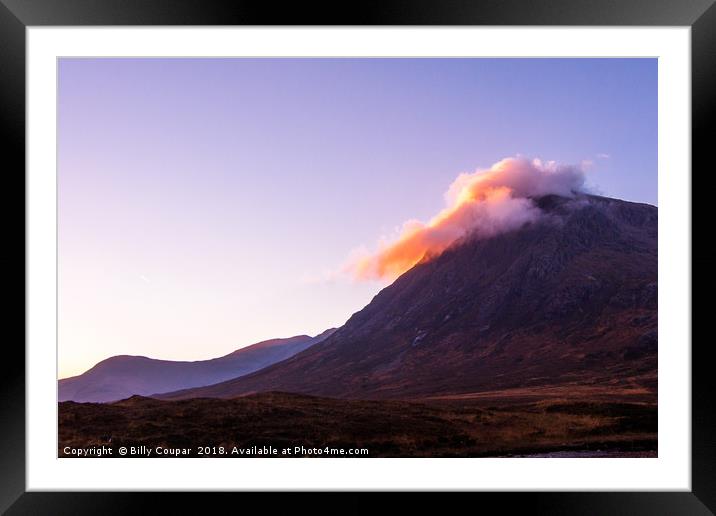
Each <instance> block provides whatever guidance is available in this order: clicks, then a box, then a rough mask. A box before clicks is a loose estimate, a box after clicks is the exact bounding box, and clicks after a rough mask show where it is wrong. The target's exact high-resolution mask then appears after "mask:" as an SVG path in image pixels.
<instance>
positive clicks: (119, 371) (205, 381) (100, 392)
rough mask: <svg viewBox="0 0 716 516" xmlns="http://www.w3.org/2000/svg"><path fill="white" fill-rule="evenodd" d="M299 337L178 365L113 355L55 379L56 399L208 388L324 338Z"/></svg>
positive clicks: (98, 399) (106, 398)
mask: <svg viewBox="0 0 716 516" xmlns="http://www.w3.org/2000/svg"><path fill="white" fill-rule="evenodd" d="M333 331H334V330H333V329H331V330H327V331H325V332H323V333H321V334H320V335H317V336H316V337H309V336H308V335H299V336H296V337H290V338H287V339H273V340H267V341H264V342H259V343H258V344H253V345H251V346H247V347H245V348H241V349H238V350H236V351H234V352H233V353H230V354H228V355H226V356H223V357H220V358H215V359H212V360H200V361H196V362H179V361H170V360H155V359H152V358H147V357H138V356H126V355H125V356H116V357H111V358H108V359H107V360H103V361H102V362H100V363H98V364H97V365H95V366H94V367H93V368H92V369H90V370H89V371H87V372H85V373H83V374H81V375H79V376H75V377H72V378H66V379H63V380H60V381H59V400H60V401H67V400H73V401H92V402H106V401H115V400H120V399H123V398H128V397H129V396H132V395H133V394H140V395H148V394H154V393H157V392H167V391H172V390H176V389H185V388H189V387H197V386H202V385H210V384H214V383H217V382H221V381H224V380H228V379H230V378H237V377H240V376H242V375H245V374H248V373H251V372H254V371H257V370H258V369H261V368H263V367H266V366H268V365H271V364H273V363H276V362H279V361H281V360H284V359H286V358H289V357H291V356H292V355H295V354H296V353H299V352H301V351H303V350H305V349H307V348H309V347H311V346H313V345H314V344H317V343H318V342H321V341H322V340H323V339H325V338H326V337H328V336H329V335H330V334H331V333H332V332H333Z"/></svg>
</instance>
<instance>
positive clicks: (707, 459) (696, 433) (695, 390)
mask: <svg viewBox="0 0 716 516" xmlns="http://www.w3.org/2000/svg"><path fill="white" fill-rule="evenodd" d="M691 80H692V83H691V117H692V120H691V126H692V129H691V133H692V141H691V152H692V154H691V161H692V167H691V168H692V176H691V177H692V185H691V192H692V194H691V206H692V215H691V220H692V228H691V235H692V245H691V249H692V251H691V252H692V271H691V275H692V281H691V285H692V345H691V353H692V355H691V363H692V380H691V407H692V414H691V425H692V429H691V434H692V437H691V483H692V485H691V488H692V491H693V493H694V494H695V495H696V496H697V497H698V498H699V499H700V500H701V501H702V502H703V503H704V504H705V505H706V506H707V507H709V508H710V509H711V511H714V512H716V489H715V488H714V486H716V435H715V432H714V428H716V421H715V419H716V418H715V417H714V414H715V411H714V405H713V398H712V395H713V393H714V392H715V391H716V381H714V374H713V371H712V369H711V361H710V360H709V359H708V358H709V347H710V346H711V343H710V342H709V340H706V339H703V335H704V334H705V332H704V333H703V334H702V339H703V340H701V341H697V340H696V339H697V333H696V332H695V330H696V328H700V326H694V323H693V321H694V319H696V317H697V316H698V318H699V320H701V321H706V320H708V317H709V316H710V314H708V313H707V312H706V306H705V305H704V304H700V305H699V304H698V303H694V301H695V300H696V294H697V293H701V294H703V299H706V297H705V296H706V295H707V294H708V293H709V292H713V289H714V288H716V282H715V281H714V278H713V274H711V273H710V270H711V269H712V268H713V267H712V266H713V264H714V258H713V254H712V253H707V252H706V249H704V247H703V246H698V247H697V245H696V242H694V241H693V235H695V234H696V231H697V228H701V229H702V230H703V229H704V226H705V224H706V223H707V222H706V221H709V220H710V219H711V218H712V216H711V213H710V212H709V211H707V210H709V209H710V199H708V198H707V196H708V190H707V189H703V188H702V189H700V190H699V189H696V188H694V186H693V181H694V173H693V171H694V170H696V169H697V168H699V169H701V173H709V170H708V168H707V163H708V162H707V160H708V159H709V157H710V153H711V152H712V149H713V143H714V136H715V135H716V131H714V117H715V116H716V109H715V108H716V4H713V5H711V7H710V8H709V9H708V10H707V11H706V12H705V13H704V14H703V15H702V16H701V17H699V18H698V19H697V20H696V22H695V23H694V24H693V26H692V27H691ZM701 234H702V235H703V234H704V233H703V231H702V233H701ZM697 249H698V250H699V252H698V254H697V253H696V250H697ZM696 271H700V272H702V273H703V274H699V276H698V280H699V281H698V282H694V281H693V278H694V277H696V276H695V274H696V273H697V272H696Z"/></svg>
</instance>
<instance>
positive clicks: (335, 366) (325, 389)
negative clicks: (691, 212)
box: [161, 195, 657, 401]
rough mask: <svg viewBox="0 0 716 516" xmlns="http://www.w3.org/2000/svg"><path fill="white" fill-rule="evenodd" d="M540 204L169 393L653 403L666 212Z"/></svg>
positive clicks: (613, 204) (605, 202) (551, 199)
mask: <svg viewBox="0 0 716 516" xmlns="http://www.w3.org/2000/svg"><path fill="white" fill-rule="evenodd" d="M536 203H537V206H538V207H539V208H540V209H541V210H542V212H543V213H544V215H545V216H543V217H542V218H541V219H539V221H537V222H532V223H528V224H526V225H524V226H523V227H521V228H520V229H517V230H514V231H510V232H506V233H503V234H500V235H498V236H495V237H492V238H486V239H480V240H478V239H473V240H470V239H467V240H463V241H460V242H458V244H456V245H453V246H452V247H451V248H450V249H448V250H447V251H445V252H444V253H442V254H441V255H439V256H437V257H426V258H425V259H424V260H423V261H422V262H421V263H419V264H418V265H416V266H415V267H413V268H412V269H411V270H409V271H408V272H406V273H405V274H403V275H402V276H401V277H400V278H398V279H397V280H396V281H395V282H394V283H393V284H392V285H390V286H389V287H387V288H385V289H383V290H382V291H381V292H380V293H379V294H378V295H377V296H376V297H375V298H374V299H373V300H372V302H371V303H370V304H369V305H368V306H366V307H365V308H364V309H363V310H361V311H359V312H358V313H356V314H354V315H353V316H352V317H351V318H350V319H349V320H348V322H347V323H346V324H345V325H344V326H343V327H342V328H340V329H339V330H338V331H336V332H335V333H334V334H333V335H331V336H330V337H329V338H327V339H326V340H325V341H323V342H322V343H320V344H318V345H316V346H313V347H311V348H310V349H308V350H306V351H304V352H302V353H299V354H297V355H295V356H294V357H292V358H290V359H289V360H285V361H283V362H281V363H278V364H275V365H273V366H269V367H267V368H265V369H262V370H260V371H257V372H256V373H253V374H250V375H247V376H244V377H242V378H238V379H235V380H229V381H227V382H223V383H219V384H217V385H212V386H208V387H203V388H198V389H190V390H185V391H180V392H175V393H170V394H167V395H163V396H161V397H162V398H165V399H182V398H191V397H226V398H229V397H234V396H237V395H243V394H248V393H253V392H262V391H272V390H281V391H286V392H295V393H305V394H312V395H319V396H332V397H344V398H368V399H376V398H424V397H431V396H443V395H452V394H464V393H474V392H481V391H495V390H500V389H510V388H534V387H540V386H548V385H585V386H590V385H591V386H595V387H601V388H612V389H631V390H633V391H635V392H643V393H648V394H650V395H651V397H652V400H653V401H655V400H656V365H657V358H656V351H657V209H656V208H655V207H653V206H649V205H644V204H636V203H630V202H626V201H620V200H616V199H609V198H604V197H597V196H591V195H578V196H576V197H575V198H573V199H568V198H564V197H558V196H547V197H542V198H540V199H538V200H537V201H536Z"/></svg>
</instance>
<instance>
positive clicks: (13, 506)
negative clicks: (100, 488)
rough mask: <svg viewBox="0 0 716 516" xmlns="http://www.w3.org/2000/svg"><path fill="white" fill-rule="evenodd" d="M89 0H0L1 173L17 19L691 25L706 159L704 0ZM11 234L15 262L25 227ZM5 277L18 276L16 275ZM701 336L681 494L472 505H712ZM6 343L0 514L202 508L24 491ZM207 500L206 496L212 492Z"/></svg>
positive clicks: (680, 510)
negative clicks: (285, 2) (352, 4)
mask: <svg viewBox="0 0 716 516" xmlns="http://www.w3.org/2000/svg"><path fill="white" fill-rule="evenodd" d="M98 3H99V0H61V1H60V0H56V1H55V2H53V1H52V0H0V72H1V73H2V82H1V83H0V124H2V126H3V128H4V129H5V131H4V133H5V139H4V141H5V142H6V144H7V145H6V152H5V155H6V161H7V158H8V157H9V158H10V162H11V163H12V167H8V170H14V169H15V167H17V169H20V168H21V169H22V170H24V169H25V145H24V143H25V28H26V26H28V25H185V24H186V25H234V24H236V25H269V24H270V25H284V24H291V25H293V24H297V25H301V24H310V25H323V24H326V25H329V24H337V25H364V24H376V25H383V24H385V25H391V24H394V25H441V24H445V25H690V26H692V170H694V169H696V167H697V165H696V164H697V163H702V164H703V165H704V167H703V168H705V164H706V159H707V156H708V154H707V153H708V151H709V150H710V148H711V147H712V146H713V135H714V133H716V132H715V131H714V130H713V125H714V124H713V122H712V121H713V119H714V116H713V115H714V107H715V105H716V94H715V93H714V92H716V5H715V4H714V0H687V1H678V0H655V1H651V2H650V1H648V0H625V1H622V2H618V1H616V0H603V1H601V2H598V1H594V0H553V1H551V2H550V1H549V0H539V1H536V2H531V3H530V2H527V1H525V0H502V1H501V0H481V1H470V0H448V1H447V2H443V3H442V4H440V3H438V2H433V1H431V0H416V1H414V2H412V3H411V4H406V3H404V2H401V1H400V0H389V1H385V2H381V3H380V4H378V3H377V2H375V3H372V2H369V3H368V4H367V5H365V6H360V7H361V8H360V9H359V10H358V11H355V10H354V11H353V12H350V10H349V11H348V12H350V14H349V15H347V14H343V13H342V12H341V11H338V10H337V9H336V8H331V7H327V6H321V5H319V4H311V5H306V4H301V5H294V6H293V7H289V8H287V9H284V7H283V6H281V9H282V10H279V8H278V7H277V6H274V5H271V3H269V2H265V3H263V4H258V3H255V2H254V3H252V2H231V1H223V0H215V1H204V2H199V1H195V0H174V1H173V2H172V3H171V5H170V3H169V2H165V1H161V0H144V1H142V0H102V5H101V6H98ZM259 5H260V6H259ZM8 6H9V7H8ZM704 172H706V171H705V170H704ZM692 177H693V176H692ZM20 178H22V179H20ZM5 180H6V185H8V187H7V190H6V191H8V192H10V193H11V194H10V195H9V196H8V198H12V199H11V200H13V199H15V198H17V197H19V195H18V196H17V197H15V195H13V194H15V193H16V192H18V191H19V190H22V192H23V195H22V198H23V206H24V199H25V183H24V174H22V175H20V174H17V175H12V174H7V175H6V178H5ZM11 181H17V183H12V182H11ZM706 192H707V190H706V189H702V190H701V191H698V190H696V189H694V188H693V186H692V221H693V226H692V235H693V234H694V233H695V229H696V227H697V226H699V227H700V226H704V225H705V224H706V223H705V222H704V221H707V220H709V216H708V215H709V212H707V211H706V210H707V209H708V206H709V205H708V203H707V199H706V198H705V196H706V195H707V193H706ZM699 198H701V201H699V200H698V199H699ZM11 206H12V203H5V205H4V208H5V209H6V210H7V211H8V215H7V218H6V220H8V221H14V220H15V217H14V216H12V215H15V212H14V210H11ZM699 210H701V213H699ZM11 211H12V215H11ZM23 212H24V208H23ZM8 226H10V227H12V226H11V225H8ZM18 231H19V230H18ZM22 231H23V235H22V240H23V247H22V249H23V251H22V253H21V254H22V260H23V268H24V264H25V227H24V224H23V227H22ZM18 239H19V238H18ZM695 249H696V247H695V246H694V245H693V242H692V253H693V255H692V264H693V265H692V267H693V269H692V275H693V271H694V270H698V271H701V270H703V271H704V272H705V274H703V275H701V276H699V283H698V284H697V285H694V290H693V293H692V296H693V297H692V299H695V294H696V293H697V292H703V293H705V292H710V291H713V287H714V286H716V285H714V283H715V282H714V279H713V277H712V275H710V274H706V267H707V266H709V265H711V264H713V263H714V259H712V258H711V256H709V255H706V254H705V253H704V252H703V250H701V251H700V252H699V255H698V257H697V256H696V253H695ZM13 258H15V255H14V254H13V255H12V256H11V255H10V253H6V254H5V255H4V256H3V259H4V261H5V264H6V270H8V269H9V270H14V267H13V263H12V259H13ZM18 261H19V258H18ZM11 276H12V275H11ZM12 279H17V280H18V281H19V275H17V278H12ZM692 285H693V282H692ZM24 299H25V297H24V295H23V303H22V310H23V316H22V317H21V316H20V303H19V302H17V303H16V304H15V305H14V307H13V309H12V310H13V311H11V312H8V313H9V314H10V317H9V319H10V320H15V319H16V320H20V319H21V318H22V320H23V321H24V320H25V318H24V308H25V305H24ZM13 301H16V299H13ZM701 306H702V308H699V306H692V318H693V315H694V314H696V313H699V314H701V315H702V316H705V315H706V313H705V308H704V307H703V305H701ZM702 312H703V313H702ZM23 330H24V328H23ZM694 335H696V334H695V333H694ZM23 341H24V338H23ZM709 345H710V343H709V342H708V341H705V342H704V343H703V344H701V345H700V346H699V345H695V346H692V364H693V365H692V370H693V379H692V492H690V493H676V492H649V493H510V494H508V495H501V494H498V493H481V494H480V495H479V496H480V497H481V502H480V503H483V500H484V501H490V502H491V503H497V502H498V497H499V498H500V499H499V506H500V507H501V508H502V509H510V508H513V509H517V508H527V507H530V508H531V509H532V510H535V509H536V510H537V512H538V513H549V514H574V513H575V512H576V511H579V512H580V513H583V514H605V513H621V514H626V513H628V514H634V515H639V514H645V515H646V514H649V515H652V514H713V513H714V511H716V492H715V491H714V487H713V486H714V485H716V438H715V437H714V432H713V429H714V426H715V425H714V409H713V405H712V400H711V399H710V393H711V392H714V389H715V388H716V383H715V382H714V375H713V373H712V371H711V370H710V369H711V366H710V362H709V361H708V360H707V353H708V352H707V347H708V346H709ZM6 349H7V351H6V352H7V359H6V360H3V361H0V364H1V365H0V385H1V386H2V390H1V391H0V414H2V416H3V426H2V428H3V432H2V433H3V437H4V439H0V472H2V475H0V478H2V481H0V512H3V513H4V512H5V510H6V509H8V508H9V510H8V514H28V513H32V514H35V513H37V514H46V513H52V514H84V513H104V514H125V513H127V512H140V513H141V512H145V511H146V509H147V508H148V507H152V506H155V504H156V503H157V501H160V503H161V504H162V506H163V507H164V510H163V511H160V512H169V511H170V507H171V506H175V507H176V508H177V509H181V510H172V512H180V513H188V512H192V511H197V510H200V509H203V510H205V509H206V502H207V498H208V496H207V495H208V494H199V495H196V496H191V497H190V496H189V493H174V494H171V498H172V503H171V504H170V503H169V497H170V494H166V493H125V492H117V493H35V492H33V493H26V492H25V471H26V470H25V451H26V450H25V368H24V364H25V353H24V347H23V348H22V349H19V346H15V344H14V342H12V341H11V343H10V346H7V348H6ZM20 364H22V366H20ZM232 495H233V494H232V493H212V497H216V496H219V497H221V498H223V499H224V500H226V499H227V497H228V496H232ZM252 496H253V497H255V496H256V495H253V494H248V493H247V494H242V497H245V498H248V497H252ZM318 496H320V497H321V498H320V501H319V500H318ZM349 496H350V497H351V498H352V501H350V502H347V500H346V499H343V500H342V501H341V504H342V506H344V507H345V506H349V507H352V509H353V511H357V510H358V509H361V506H362V505H363V504H371V505H372V503H373V502H375V501H380V500H382V498H383V497H384V495H382V494H374V493H366V494H361V495H360V496H359V495H358V494H352V495H349ZM457 496H465V495H460V494H457ZM299 497H300V499H301V501H302V502H305V503H306V505H307V506H308V504H310V506H311V507H312V509H314V510H316V508H317V507H321V506H323V507H328V509H329V510H328V512H331V511H330V510H332V509H334V507H335V506H333V504H330V503H326V500H325V498H324V497H325V494H324V493H322V494H320V495H317V494H311V493H302V494H300V495H299ZM440 498H441V497H437V500H440ZM254 499H255V498H254ZM435 500H436V498H431V499H429V500H427V499H426V498H425V497H424V496H423V495H417V496H415V497H414V498H413V502H412V503H416V507H420V508H422V509H428V508H431V504H432V503H435ZM212 501H213V502H215V501H216V500H214V499H213V498H212ZM261 503H265V500H264V499H262V501H261ZM293 503H295V501H294V502H293ZM437 503H438V504H439V505H436V506H435V508H436V509H438V508H443V509H444V502H443V501H438V502H437ZM267 508H268V509H269V510H270V509H271V507H267ZM365 508H367V507H363V509H365ZM317 510H318V511H319V512H320V511H321V509H317ZM353 511H352V512H353Z"/></svg>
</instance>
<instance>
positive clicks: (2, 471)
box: [0, 3, 25, 512]
mask: <svg viewBox="0 0 716 516" xmlns="http://www.w3.org/2000/svg"><path fill="white" fill-rule="evenodd" d="M0 73H1V74H2V82H0V124H1V125H2V128H3V131H2V132H3V143H4V144H5V145H4V146H3V147H4V148H3V151H4V152H3V154H4V155H5V163H8V165H6V166H7V168H5V171H6V173H5V174H4V179H3V181H4V183H5V192H6V196H5V201H6V202H3V203H2V207H3V211H4V212H5V213H4V219H5V220H6V221H13V224H7V226H6V229H8V228H10V229H11V230H12V235H11V236H13V237H15V238H13V240H14V241H15V243H16V245H17V244H18V242H19V241H20V242H22V244H21V246H22V247H20V250H17V251H16V250H14V249H15V248H13V252H12V253H10V252H9V250H10V247H9V246H8V247H6V252H4V253H3V254H2V262H0V263H2V264H3V265H4V266H5V270H6V271H8V272H10V271H17V272H16V274H12V273H10V274H9V276H11V281H12V282H13V283H14V282H15V281H17V282H18V283H19V282H20V281H21V280H20V274H19V271H20V270H23V271H24V270H25V225H24V224H25V223H24V213H25V208H24V206H25V181H24V178H25V174H24V170H25V26H24V24H23V23H22V22H21V21H20V20H19V19H18V18H17V17H16V16H15V15H14V14H13V13H12V12H11V11H10V10H8V9H7V8H6V7H5V6H4V5H3V4H2V3H0ZM20 171H23V173H20ZM9 201H19V202H17V205H15V203H14V202H9ZM18 212H20V213H23V224H22V226H20V224H19V223H14V222H15V221H16V220H17V219H18ZM18 222H19V221H18ZM20 233H21V234H20ZM19 262H21V263H19ZM23 277H24V275H23ZM23 281H24V279H23ZM18 287H19V285H18ZM19 290H20V289H19V288H18V289H17V291H19ZM22 291H23V294H22V297H20V298H13V299H12V301H11V302H10V303H8V305H9V306H11V307H12V308H10V309H9V310H6V316H7V320H8V321H12V322H13V325H15V324H19V321H24V320H25V294H24V292H25V290H24V287H23V289H22ZM24 330H25V327H24V323H23V330H22V331H21V332H20V335H19V336H18V335H17V334H15V336H14V337H11V338H10V339H9V341H8V345H7V346H6V347H5V352H6V353H7V355H6V357H5V359H4V360H2V361H0V388H1V390H0V414H1V415H2V421H3V423H2V429H3V432H2V437H3V438H2V439H0V478H1V479H2V480H0V512H3V511H4V510H5V509H6V508H7V507H9V506H10V504H12V503H13V502H14V501H15V500H16V499H17V498H18V497H19V496H21V495H22V494H23V493H24V492H25V348H24V342H25V337H24ZM15 339H16V340H15ZM20 341H22V342H23V346H22V347H20V346H19V342H20Z"/></svg>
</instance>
